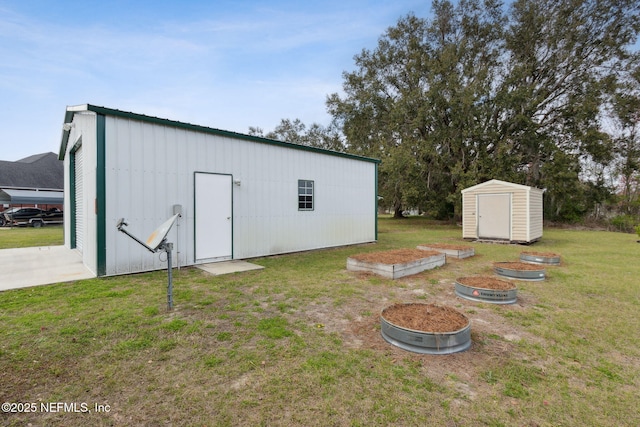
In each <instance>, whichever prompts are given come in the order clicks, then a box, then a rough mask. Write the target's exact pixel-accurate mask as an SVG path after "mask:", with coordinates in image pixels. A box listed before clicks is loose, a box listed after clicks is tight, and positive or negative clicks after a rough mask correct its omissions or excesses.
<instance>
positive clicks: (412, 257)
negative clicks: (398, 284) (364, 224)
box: [349, 249, 440, 264]
mask: <svg viewBox="0 0 640 427" xmlns="http://www.w3.org/2000/svg"><path fill="white" fill-rule="evenodd" d="M436 255H440V252H437V251H421V250H420V249H396V250H391V251H385V252H369V253H366V254H356V255H351V256H350V257H349V258H353V259H355V260H358V261H363V262H377V263H380V264H403V263H406V262H410V261H417V260H419V259H423V258H429V257H432V256H436Z"/></svg>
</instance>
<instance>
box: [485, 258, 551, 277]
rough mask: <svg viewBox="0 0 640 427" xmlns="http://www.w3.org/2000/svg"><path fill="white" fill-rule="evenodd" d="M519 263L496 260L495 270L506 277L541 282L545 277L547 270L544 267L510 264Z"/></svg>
mask: <svg viewBox="0 0 640 427" xmlns="http://www.w3.org/2000/svg"><path fill="white" fill-rule="evenodd" d="M512 264H517V263H512V262H504V263H501V262H496V263H495V264H494V266H493V270H494V271H495V273H496V274H497V275H498V276H502V277H506V278H509V279H516V280H526V281H531V282H539V281H543V280H544V279H545V274H546V271H545V269H544V268H543V267H540V268H538V269H535V270H533V269H518V268H514V267H512V266H510V265H512Z"/></svg>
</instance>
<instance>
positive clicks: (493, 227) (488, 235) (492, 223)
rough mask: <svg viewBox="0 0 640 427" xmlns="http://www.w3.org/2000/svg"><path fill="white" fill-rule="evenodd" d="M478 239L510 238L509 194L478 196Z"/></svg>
mask: <svg viewBox="0 0 640 427" xmlns="http://www.w3.org/2000/svg"><path fill="white" fill-rule="evenodd" d="M477 203H478V205H477V206H478V238H479V239H506V240H509V239H510V238H511V194H509V193H506V194H478V199H477Z"/></svg>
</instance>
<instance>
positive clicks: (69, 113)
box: [58, 104, 380, 163]
mask: <svg viewBox="0 0 640 427" xmlns="http://www.w3.org/2000/svg"><path fill="white" fill-rule="evenodd" d="M84 111H91V112H94V113H96V114H102V115H105V116H114V117H123V118H126V119H131V120H140V121H143V122H147V123H154V124H158V125H162V126H171V127H177V128H181V129H187V130H191V131H195V132H202V133H207V134H211V135H218V136H226V137H230V138H236V139H242V140H245V141H252V142H257V143H261V144H270V145H278V146H282V147H287V148H291V149H294V150H305V151H311V152H314V153H318V154H325V155H331V156H338V157H346V158H350V159H354V160H360V161H365V162H371V163H380V160H378V159H373V158H370V157H364V156H359V155H356V154H350V153H343V152H340V151H332V150H327V149H324V148H318V147H311V146H307V145H300V144H293V143H291V142H284V141H278V140H275V139H268V138H263V137H259V136H253V135H246V134H242V133H238V132H232V131H227V130H221V129H216V128H211V127H207V126H200V125H195V124H192V123H185V122H180V121H175V120H169V119H163V118H160V117H154V116H147V115H145V114H138V113H132V112H128V111H122V110H117V109H113V108H106V107H100V106H97V105H91V104H82V105H75V106H68V107H67V110H66V112H65V115H64V124H67V123H69V124H70V123H72V122H73V116H74V115H75V114H76V113H79V112H84ZM70 132H71V128H70V127H65V126H63V130H62V138H61V144H60V152H59V154H58V158H59V159H60V160H64V156H65V153H66V150H67V145H68V143H69V134H70Z"/></svg>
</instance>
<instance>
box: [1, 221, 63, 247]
mask: <svg viewBox="0 0 640 427" xmlns="http://www.w3.org/2000/svg"><path fill="white" fill-rule="evenodd" d="M63 243H64V234H63V228H62V226H61V225H49V226H45V227H41V228H34V227H13V228H9V227H2V229H0V249H8V248H26V247H30V246H57V245H62V244H63Z"/></svg>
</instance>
